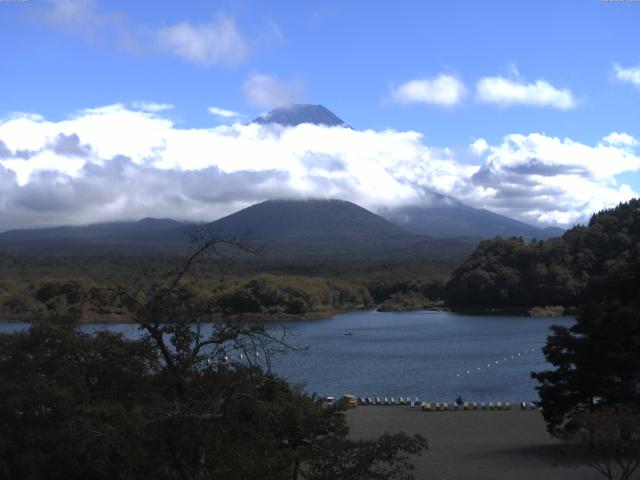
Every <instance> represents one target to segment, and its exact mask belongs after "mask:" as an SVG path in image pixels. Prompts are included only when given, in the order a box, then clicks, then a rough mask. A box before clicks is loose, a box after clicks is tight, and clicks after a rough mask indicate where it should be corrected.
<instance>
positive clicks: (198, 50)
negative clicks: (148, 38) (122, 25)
mask: <svg viewBox="0 0 640 480" xmlns="http://www.w3.org/2000/svg"><path fill="white" fill-rule="evenodd" d="M156 39H157V42H158V47H159V48H160V49H161V50H163V51H166V52H168V53H171V54H173V55H175V56H177V57H179V58H181V59H183V60H186V61H188V62H192V63H196V64H200V65H205V66H211V65H217V64H231V65H233V64H238V63H241V62H242V61H244V60H245V58H246V56H247V50H248V49H247V44H246V42H245V40H244V38H243V36H242V35H241V34H240V32H239V31H238V28H237V27H236V24H235V22H234V21H233V19H231V18H229V17H227V16H225V15H218V16H217V18H215V19H214V20H213V21H211V22H209V23H202V24H191V23H188V22H181V23H177V24H175V25H172V26H169V27H166V28H161V29H160V30H158V31H157V32H156Z"/></svg>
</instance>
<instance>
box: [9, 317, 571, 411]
mask: <svg viewBox="0 0 640 480" xmlns="http://www.w3.org/2000/svg"><path fill="white" fill-rule="evenodd" d="M573 322H574V320H573V319H572V318H553V319H546V318H530V317H511V316H488V315H484V316H475V315H459V314H454V313H447V312H403V313H387V312H385V313H382V312H374V311H362V312H352V313H346V314H342V315H337V316H335V317H332V318H329V319H326V320H313V321H298V322H286V323H279V324H274V325H273V328H274V329H278V328H281V327H285V328H286V329H287V330H288V338H289V341H290V343H292V344H293V345H297V346H303V345H308V346H309V348H308V349H307V350H306V351H302V352H292V353H289V354H287V355H282V356H276V357H274V358H273V368H274V370H275V371H276V372H277V373H279V374H281V375H282V376H284V377H285V378H287V379H288V380H290V381H292V382H294V383H304V384H305V390H307V391H308V392H310V393H311V392H317V393H318V394H323V395H334V396H335V395H341V394H343V393H353V394H355V395H358V396H394V397H396V398H397V397H398V396H411V397H416V396H418V397H420V398H421V399H428V400H433V401H449V402H452V401H453V400H454V399H455V398H456V397H457V396H458V395H462V396H463V397H464V399H465V400H469V401H478V402H483V401H484V402H488V401H510V402H521V401H532V400H536V398H537V395H536V392H535V388H534V387H535V385H536V382H535V381H533V380H532V379H531V378H530V376H529V374H530V373H531V372H532V371H537V370H541V369H545V368H548V364H546V363H545V360H544V357H543V355H542V351H541V348H542V346H543V345H544V343H545V339H546V336H547V335H548V334H549V326H550V325H552V324H561V325H570V324H572V323H573ZM25 326H26V325H24V324H0V332H1V331H11V330H15V329H17V328H24V327H25ZM82 329H83V330H85V331H95V330H102V329H108V330H112V331H119V332H122V333H123V334H124V335H126V336H127V337H132V338H133V337H136V336H137V335H138V328H137V327H136V326H135V325H130V324H126V325H123V324H119V325H100V324H86V325H83V326H82ZM236 360H238V359H236Z"/></svg>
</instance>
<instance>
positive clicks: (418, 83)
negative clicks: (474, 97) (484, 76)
mask: <svg viewBox="0 0 640 480" xmlns="http://www.w3.org/2000/svg"><path fill="white" fill-rule="evenodd" d="M465 95H466V88H465V86H464V83H462V81H461V80H459V79H457V78H456V77H454V76H453V75H448V74H440V75H438V76H437V77H432V78H418V79H415V80H410V81H408V82H406V83H403V84H401V85H399V86H398V87H392V89H391V99H392V100H393V101H395V102H398V103H424V104H427V105H440V106H445V107H450V106H453V105H456V104H458V103H460V102H461V101H462V99H463V98H464V96H465Z"/></svg>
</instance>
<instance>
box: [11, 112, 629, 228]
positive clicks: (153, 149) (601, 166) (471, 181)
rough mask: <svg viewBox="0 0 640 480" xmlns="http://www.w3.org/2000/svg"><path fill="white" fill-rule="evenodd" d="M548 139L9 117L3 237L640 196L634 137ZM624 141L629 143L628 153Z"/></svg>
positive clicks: (581, 210)
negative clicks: (162, 220)
mask: <svg viewBox="0 0 640 480" xmlns="http://www.w3.org/2000/svg"><path fill="white" fill-rule="evenodd" d="M624 135H625V134H620V133H616V132H614V134H612V135H609V136H607V137H606V138H608V139H609V140H604V139H603V141H602V142H601V143H598V144H596V145H587V144H583V143H579V142H575V141H573V140H571V139H560V138H556V137H550V136H546V135H543V134H539V133H531V134H529V135H518V134H512V135H507V136H506V137H504V139H503V140H502V141H500V142H499V143H497V144H495V145H489V144H488V143H487V142H486V140H485V141H484V142H482V139H478V140H476V141H475V142H474V145H475V147H476V156H475V157H473V159H474V162H475V163H473V164H469V163H468V162H469V156H468V152H467V151H466V149H464V150H463V151H461V152H458V153H459V155H460V158H462V159H463V160H464V161H462V160H460V159H459V158H458V153H457V152H456V151H455V150H452V149H447V148H437V147H434V146H431V145H427V144H425V143H424V140H423V138H422V136H421V135H420V134H419V133H417V132H412V131H407V132H398V131H393V130H385V131H373V130H366V131H357V130H351V129H348V128H335V127H333V128H332V127H324V126H316V125H311V124H304V125H299V126H297V127H290V128H285V127H282V126H274V125H257V124H249V125H243V124H240V123H236V124H234V125H220V126H217V127H214V128H190V129H186V128H179V127H177V126H176V125H175V124H174V123H173V122H172V121H171V119H169V118H167V115H166V114H163V115H162V116H160V115H158V114H156V113H153V112H145V111H141V110H131V109H128V108H126V107H125V106H123V105H119V104H117V105H111V106H106V107H101V108H94V109H87V110H83V111H80V112H77V113H76V114H75V115H73V116H72V117H71V118H69V119H67V120H63V121H49V120H46V119H44V118H42V117H40V116H37V115H14V116H12V117H9V118H7V119H5V120H1V121H0V230H5V229H8V228H16V227H26V226H34V225H52V224H81V223H87V222H99V221H108V220H116V219H136V218H142V217H145V216H158V217H174V218H178V219H188V220H201V221H208V220H213V219H214V218H217V217H220V216H222V215H225V214H229V213H231V212H233V211H235V210H238V209H239V208H242V207H246V206H248V205H250V204H253V203H256V202H259V201H262V200H266V199H269V198H279V197H292V198H308V197H318V198H343V199H346V200H351V201H354V202H356V203H358V204H360V205H362V206H364V207H366V208H370V209H372V210H374V211H375V210H379V209H383V208H392V207H394V206H401V205H411V204H421V203H424V202H425V198H428V197H429V195H430V194H431V192H435V193H438V194H442V195H449V196H452V197H454V198H457V199H459V200H461V201H463V202H465V203H468V204H470V205H472V206H475V207H482V208H487V209H489V210H493V211H497V212H498V213H502V214H506V215H509V216H512V217H515V218H518V219H521V220H525V221H529V222H543V223H544V222H546V223H552V224H553V223H572V222H575V221H578V220H583V219H585V218H586V217H588V215H590V214H591V213H592V212H594V211H597V210H600V209H602V208H605V207H610V206H613V205H616V204H617V203H618V202H620V201H624V200H627V199H629V198H631V197H633V196H636V195H637V192H634V191H633V190H632V189H631V188H630V187H629V186H627V185H624V184H619V183H618V181H617V180H616V176H617V175H619V174H622V173H626V172H633V171H638V170H640V156H639V155H638V154H637V153H636V151H635V150H634V146H633V145H630V144H629V142H628V138H626V137H625V136H624ZM621 142H622V143H621Z"/></svg>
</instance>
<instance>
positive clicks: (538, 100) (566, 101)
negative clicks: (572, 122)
mask: <svg viewBox="0 0 640 480" xmlns="http://www.w3.org/2000/svg"><path fill="white" fill-rule="evenodd" d="M476 99H477V100H478V101H479V102H484V103H494V104H497V105H501V106H505V107H507V106H511V105H529V106H534V107H553V108H557V109H560V110H568V109H571V108H574V107H575V106H576V100H575V99H574V97H573V94H572V93H571V91H570V90H567V89H558V88H556V87H554V86H553V85H551V84H550V83H548V82H547V81H545V80H536V81H535V82H534V83H524V82H522V81H519V80H511V79H508V78H503V77H485V78H481V79H480V80H479V81H478V83H477V84H476Z"/></svg>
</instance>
